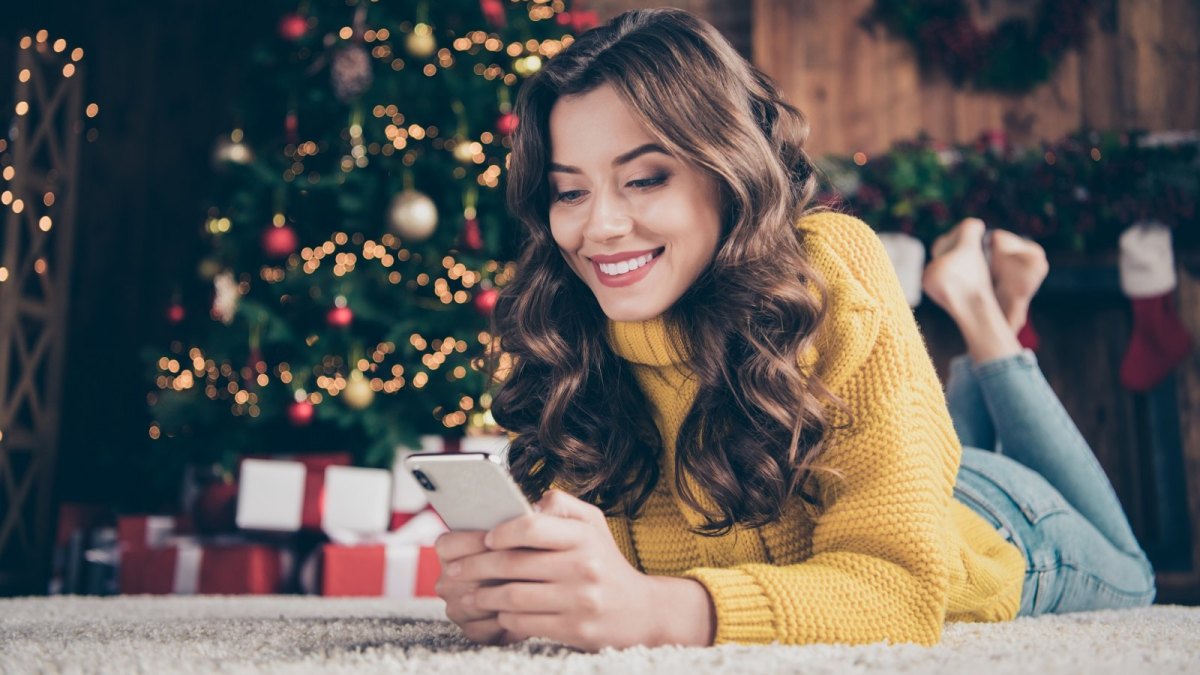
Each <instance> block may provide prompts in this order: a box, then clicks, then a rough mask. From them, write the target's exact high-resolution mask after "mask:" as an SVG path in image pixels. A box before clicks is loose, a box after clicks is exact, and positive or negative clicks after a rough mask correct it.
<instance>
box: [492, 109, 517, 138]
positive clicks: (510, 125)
mask: <svg viewBox="0 0 1200 675" xmlns="http://www.w3.org/2000/svg"><path fill="white" fill-rule="evenodd" d="M518 123H519V120H518V119H517V114H516V113H512V112H506V113H504V114H503V115H501V116H500V117H498V118H497V119H496V133H498V134H500V135H501V136H512V135H513V134H514V133H516V131H517V124H518Z"/></svg>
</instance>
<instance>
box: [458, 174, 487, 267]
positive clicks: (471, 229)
mask: <svg viewBox="0 0 1200 675" xmlns="http://www.w3.org/2000/svg"><path fill="white" fill-rule="evenodd" d="M477 199H478V191H477V190H476V188H475V186H474V185H469V186H468V187H467V189H466V192H465V193H464V194H463V228H462V235H461V236H460V237H459V241H461V242H462V245H463V247H464V248H466V249H467V250H468V251H479V250H481V249H483V233H482V232H481V231H480V229H479V219H478V218H477V217H476V215H477V214H476V212H475V202H476V200H477Z"/></svg>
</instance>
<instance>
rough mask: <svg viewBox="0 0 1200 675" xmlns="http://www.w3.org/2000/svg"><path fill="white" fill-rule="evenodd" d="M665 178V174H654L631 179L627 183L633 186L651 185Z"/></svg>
mask: <svg viewBox="0 0 1200 675" xmlns="http://www.w3.org/2000/svg"><path fill="white" fill-rule="evenodd" d="M666 180H667V177H666V176H655V177H653V178H643V179H641V180H631V181H629V184H630V185H632V186H633V187H653V186H655V185H658V184H659V183H662V182H664V181H666Z"/></svg>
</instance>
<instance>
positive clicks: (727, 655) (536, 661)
mask: <svg viewBox="0 0 1200 675" xmlns="http://www.w3.org/2000/svg"><path fill="white" fill-rule="evenodd" d="M42 672H46V673H59V672H61V673H92V672H102V673H211V672H221V673H309V672H320V673H355V674H356V675H357V674H365V673H420V674H422V675H434V674H436V673H483V672H485V673H488V674H489V675H493V674H494V675H501V674H504V673H513V674H517V675H534V674H537V673H555V674H557V673H656V674H657V673H687V674H688V675H698V674H699V673H711V672H738V673H784V672H786V673H866V672H872V673H908V672H919V673H953V674H955V675H961V674H962V673H970V675H979V674H981V673H1014V674H1015V673H1020V674H1021V675H1027V674H1031V673H1032V674H1036V675H1048V674H1055V673H1085V672H1086V673H1088V675H1095V674H1097V673H1113V674H1120V675H1129V674H1131V673H1147V674H1150V673H1153V674H1155V675H1159V674H1163V673H1200V608H1195V607H1180V606H1175V605H1166V606H1154V607H1148V608H1145V609H1138V610H1122V611H1102V612H1089V613H1080V614H1068V615H1062V616H1043V617H1037V618H1021V619H1017V620H1016V621H1013V622H1010V623H1003V624H949V625H948V626H947V627H946V630H945V634H944V637H943V640H942V642H941V644H939V645H938V646H936V647H933V648H929V649H926V648H922V647H917V646H913V645H896V646H889V645H886V644H877V645H868V646H859V647H846V646H836V645H810V646H804V647H784V646H769V647H749V646H723V647H716V648H709V649H694V648H688V649H684V648H674V647H664V648H658V649H645V648H637V649H628V650H624V651H612V650H610V651H605V652H601V653H599V654H585V653H580V652H576V651H574V650H570V649H567V648H564V647H562V646H560V645H555V644H553V643H549V642H546V641H529V642H526V643H524V644H521V645H513V646H511V647H507V648H495V647H489V648H481V647H476V646H473V645H471V644H469V643H467V642H466V641H465V640H464V639H463V638H462V637H461V635H460V634H459V632H458V630H457V628H455V627H454V626H453V624H450V623H448V622H446V621H444V620H443V619H442V604H441V601H440V600H421V601H415V602H413V601H407V602H397V601H384V600H348V599H347V600H339V599H326V598H316V597H300V596H280V597H176V598H168V597H117V598H87V597H53V598H16V599H8V600H0V673H5V674H6V675H7V674H8V673H13V674H21V675H24V674H25V673H42Z"/></svg>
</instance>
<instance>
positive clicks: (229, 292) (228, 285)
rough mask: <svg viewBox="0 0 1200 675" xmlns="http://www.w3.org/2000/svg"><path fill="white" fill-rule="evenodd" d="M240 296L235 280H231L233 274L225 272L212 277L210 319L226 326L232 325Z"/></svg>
mask: <svg viewBox="0 0 1200 675" xmlns="http://www.w3.org/2000/svg"><path fill="white" fill-rule="evenodd" d="M240 295H241V291H240V290H239V289H238V284H237V280H235V279H234V278H233V272H230V271H229V270H225V271H223V272H220V273H219V274H217V275H216V276H215V277H213V305H212V317H213V318H214V319H216V320H218V321H220V322H221V323H223V324H225V325H226V326H228V325H229V324H231V323H233V317H234V316H235V315H236V314H237V308H238V297H239V296H240Z"/></svg>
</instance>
